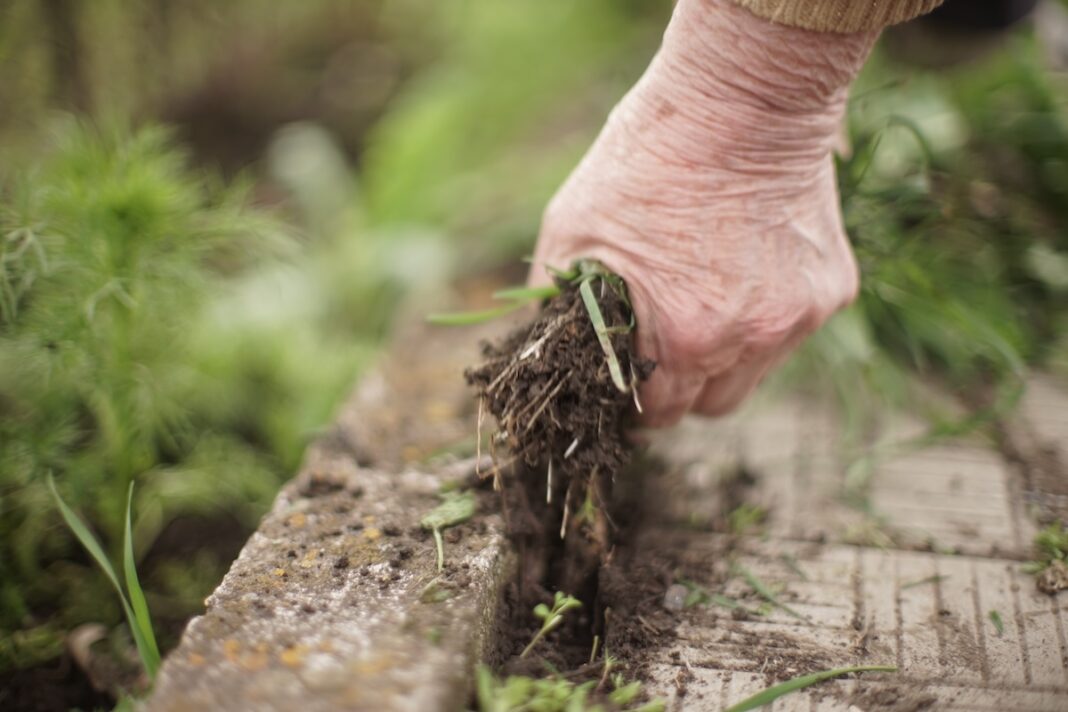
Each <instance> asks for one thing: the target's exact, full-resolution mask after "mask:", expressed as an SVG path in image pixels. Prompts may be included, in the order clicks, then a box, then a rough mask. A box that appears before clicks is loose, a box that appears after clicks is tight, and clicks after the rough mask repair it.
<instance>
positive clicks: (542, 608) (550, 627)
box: [519, 591, 582, 658]
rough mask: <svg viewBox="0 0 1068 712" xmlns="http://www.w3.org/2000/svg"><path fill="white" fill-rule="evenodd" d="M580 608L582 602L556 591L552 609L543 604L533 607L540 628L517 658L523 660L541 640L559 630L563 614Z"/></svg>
mask: <svg viewBox="0 0 1068 712" xmlns="http://www.w3.org/2000/svg"><path fill="white" fill-rule="evenodd" d="M581 607H582V601H580V600H578V599H577V598H575V597H573V596H569V595H567V594H565V593H563V592H561V591H557V592H556V595H555V596H554V597H553V605H552V608H549V606H546V605H545V604H544V603H539V604H538V605H536V606H534V615H535V616H537V617H538V618H540V619H541V628H540V629H539V630H538V632H537V633H535V634H534V638H533V639H531V641H530V643H528V644H527V647H525V648H523V652H522V653H520V654H519V657H521V658H525V657H526V656H527V655H528V654H529V653H530V651H531V650H533V649H534V646H535V645H537V644H538V643H539V642H540V641H541V639H542V638H544V637H545V636H546V635H548V634H549V633H551V632H552V631H554V630H556V629H557V628H559V627H560V624H561V623H563V622H564V614H566V613H567V612H568V611H570V610H573V609H575V608H581Z"/></svg>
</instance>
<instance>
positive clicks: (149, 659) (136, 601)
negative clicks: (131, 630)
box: [122, 482, 159, 679]
mask: <svg viewBox="0 0 1068 712" xmlns="http://www.w3.org/2000/svg"><path fill="white" fill-rule="evenodd" d="M133 487H134V485H133V482H131V483H130V489H129V490H128V491H127V493H126V529H125V532H124V533H123V539H122V568H123V573H124V574H125V575H126V590H127V592H128V593H129V595H130V606H131V607H132V608H133V612H134V619H135V623H136V625H137V627H138V628H139V629H140V631H141V638H142V639H143V640H144V643H145V649H144V650H142V652H141V658H142V660H143V661H144V663H145V671H146V672H147V673H148V677H149V679H152V678H154V677H155V676H156V670H158V669H159V646H158V645H157V644H156V635H155V633H154V632H153V631H152V615H151V614H150V613H149V611H148V601H146V600H145V592H144V590H142V588H141V582H140V580H139V579H138V578H137V564H136V562H135V561H134V555H133V534H132V532H131V526H130V509H131V508H132V506H133Z"/></svg>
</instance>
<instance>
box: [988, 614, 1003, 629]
mask: <svg viewBox="0 0 1068 712" xmlns="http://www.w3.org/2000/svg"><path fill="white" fill-rule="evenodd" d="M987 615H989V616H990V622H991V623H993V624H994V630H996V631H997V632H998V635H1003V634H1004V633H1005V624H1004V623H1003V622H1002V621H1001V614H1000V613H998V612H997V611H995V610H991V611H990V613H988V614H987Z"/></svg>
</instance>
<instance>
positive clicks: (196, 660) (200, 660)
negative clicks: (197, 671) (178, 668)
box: [187, 653, 205, 667]
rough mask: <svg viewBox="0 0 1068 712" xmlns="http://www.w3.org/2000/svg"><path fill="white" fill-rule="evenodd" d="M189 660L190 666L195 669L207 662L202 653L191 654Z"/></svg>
mask: <svg viewBox="0 0 1068 712" xmlns="http://www.w3.org/2000/svg"><path fill="white" fill-rule="evenodd" d="M187 660H189V664H190V665H192V666H193V667H200V666H201V665H203V664H204V662H205V660H204V656H203V655H201V654H200V653H189V657H188V658H187Z"/></svg>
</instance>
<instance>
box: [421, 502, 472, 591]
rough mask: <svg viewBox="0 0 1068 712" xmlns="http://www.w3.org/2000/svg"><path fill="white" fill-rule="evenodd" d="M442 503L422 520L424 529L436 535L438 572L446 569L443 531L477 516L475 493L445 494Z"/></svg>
mask: <svg viewBox="0 0 1068 712" xmlns="http://www.w3.org/2000/svg"><path fill="white" fill-rule="evenodd" d="M441 497H442V500H443V501H442V503H441V504H439V505H438V506H437V507H435V508H434V509H432V510H430V512H429V513H428V514H427V515H426V516H425V517H423V518H422V520H420V522H419V524H420V526H422V527H423V529H428V530H430V531H431V532H433V533H434V543H435V544H436V545H437V549H438V571H442V570H444V568H445V544H444V543H443V542H442V539H441V532H442V530H443V529H448V528H449V527H453V526H456V525H457V524H462V523H463V522H466V521H467V520H468V519H470V518H471V517H473V516H474V515H475V508H476V505H477V503H476V500H475V495H474V493H473V492H455V491H454V492H445V493H444V494H442V495H441Z"/></svg>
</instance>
